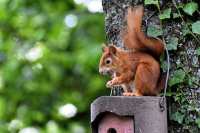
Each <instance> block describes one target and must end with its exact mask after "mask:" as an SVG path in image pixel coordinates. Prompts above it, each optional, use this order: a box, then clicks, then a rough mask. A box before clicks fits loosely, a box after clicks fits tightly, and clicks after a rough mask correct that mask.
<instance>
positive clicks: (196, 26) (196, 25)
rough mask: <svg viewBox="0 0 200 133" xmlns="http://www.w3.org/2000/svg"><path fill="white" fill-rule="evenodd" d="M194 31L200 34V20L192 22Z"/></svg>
mask: <svg viewBox="0 0 200 133" xmlns="http://www.w3.org/2000/svg"><path fill="white" fill-rule="evenodd" d="M192 32H193V33H196V34H200V21H196V22H195V23H193V24H192Z"/></svg>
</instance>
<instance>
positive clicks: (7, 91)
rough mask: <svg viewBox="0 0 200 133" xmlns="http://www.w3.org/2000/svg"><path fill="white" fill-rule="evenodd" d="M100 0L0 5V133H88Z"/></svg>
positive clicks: (99, 84)
mask: <svg viewBox="0 0 200 133" xmlns="http://www.w3.org/2000/svg"><path fill="white" fill-rule="evenodd" d="M104 41H105V33H104V16H103V13H102V7H101V1H100V0H92V1H91V0H0V133H7V132H8V133H16V132H19V133H63V132H65V133H89V132H90V126H89V122H90V111H89V108H90V103H91V102H92V101H93V100H94V99H95V98H96V97H98V96H100V95H104V94H108V93H109V90H107V89H105V87H104V82H105V80H104V79H103V77H101V76H99V74H98V61H99V58H100V54H101V44H102V43H103V42H104Z"/></svg>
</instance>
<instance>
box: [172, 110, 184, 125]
mask: <svg viewBox="0 0 200 133" xmlns="http://www.w3.org/2000/svg"><path fill="white" fill-rule="evenodd" d="M184 117H185V116H184V115H183V114H182V113H180V112H176V113H174V114H172V116H171V119H172V120H174V121H177V122H178V123H179V124H182V123H183V119H184Z"/></svg>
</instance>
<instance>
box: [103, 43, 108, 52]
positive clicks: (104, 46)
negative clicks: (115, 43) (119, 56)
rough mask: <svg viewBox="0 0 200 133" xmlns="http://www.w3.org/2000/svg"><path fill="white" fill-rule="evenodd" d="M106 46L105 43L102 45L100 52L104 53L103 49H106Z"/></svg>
mask: <svg viewBox="0 0 200 133" xmlns="http://www.w3.org/2000/svg"><path fill="white" fill-rule="evenodd" d="M107 47H108V46H106V44H105V43H103V44H102V52H105V49H106V48H107Z"/></svg>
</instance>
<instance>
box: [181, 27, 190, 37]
mask: <svg viewBox="0 0 200 133" xmlns="http://www.w3.org/2000/svg"><path fill="white" fill-rule="evenodd" d="M181 31H182V33H183V36H186V35H188V34H190V29H188V27H187V26H183V27H182V29H181Z"/></svg>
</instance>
